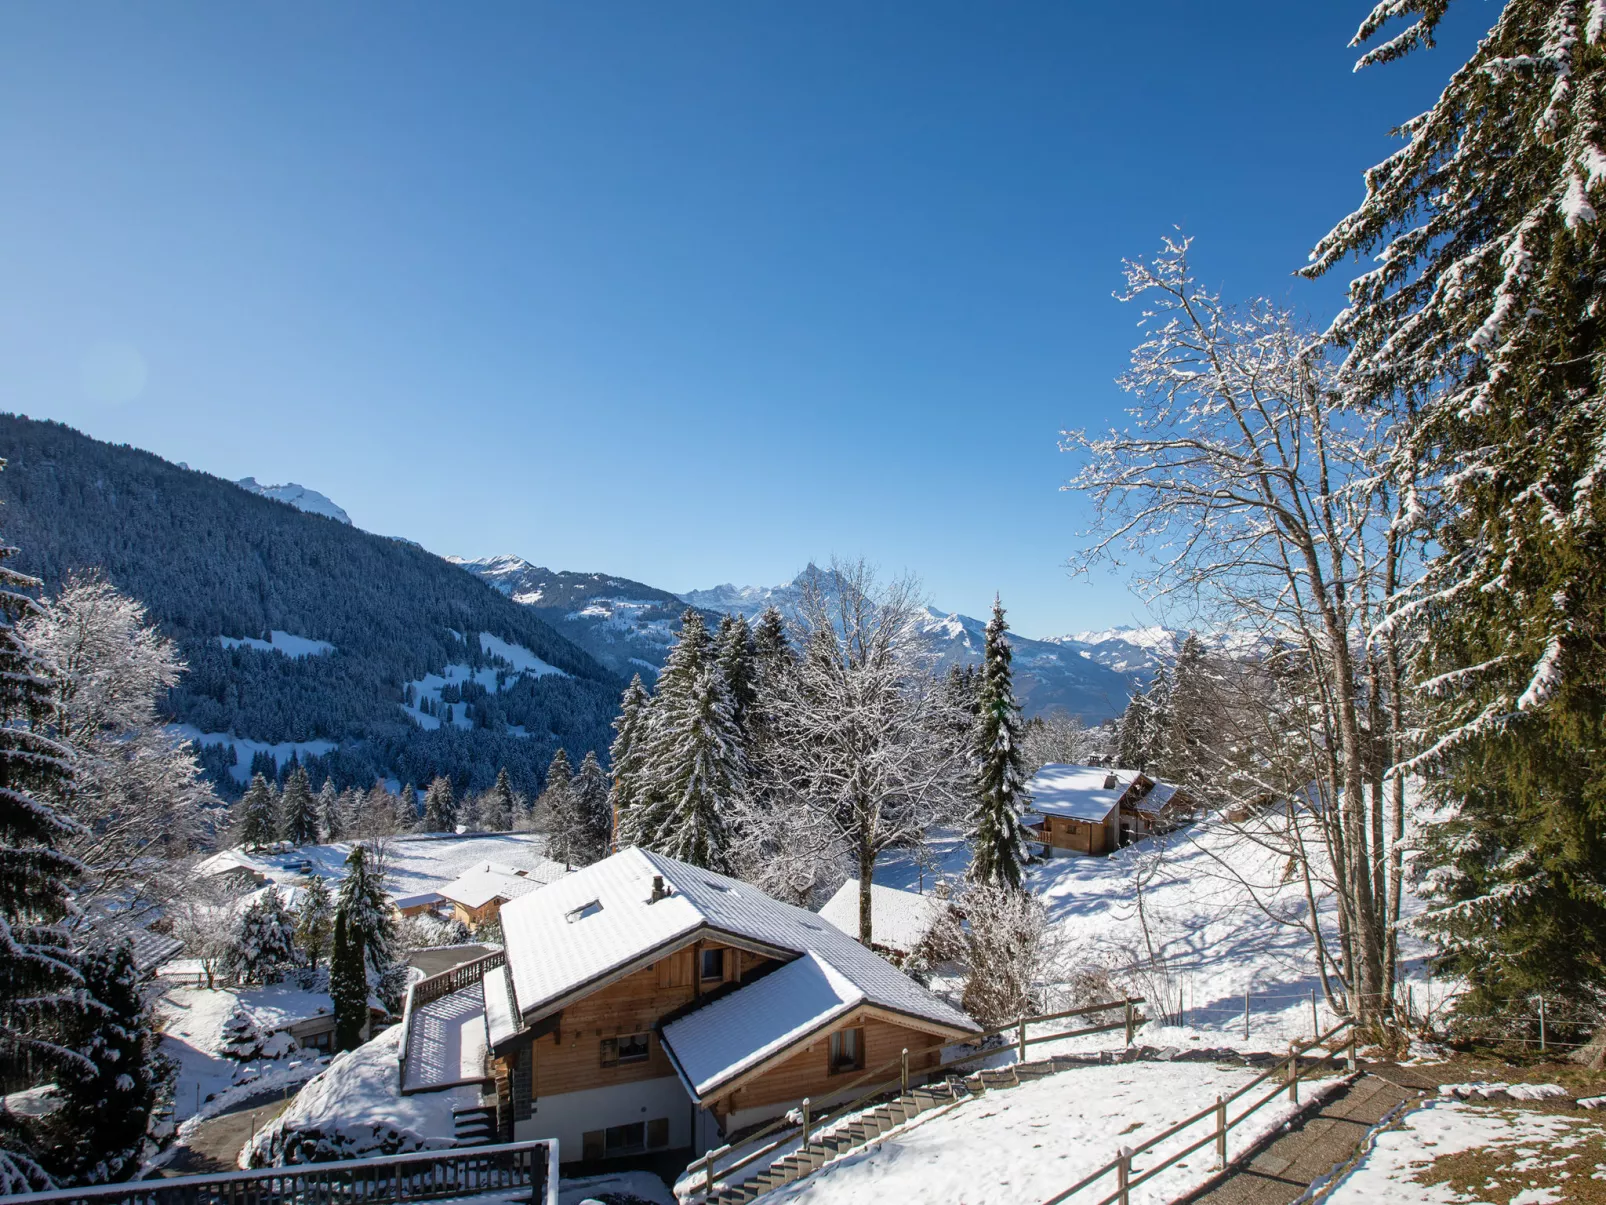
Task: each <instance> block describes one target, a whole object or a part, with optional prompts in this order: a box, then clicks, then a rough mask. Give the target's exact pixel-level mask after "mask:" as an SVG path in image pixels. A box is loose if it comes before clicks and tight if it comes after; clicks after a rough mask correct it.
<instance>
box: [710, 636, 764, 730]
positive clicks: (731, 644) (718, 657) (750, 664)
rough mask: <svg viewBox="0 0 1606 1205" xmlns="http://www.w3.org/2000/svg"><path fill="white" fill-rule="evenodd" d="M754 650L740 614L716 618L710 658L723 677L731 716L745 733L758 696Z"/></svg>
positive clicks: (751, 637) (755, 652)
mask: <svg viewBox="0 0 1606 1205" xmlns="http://www.w3.org/2000/svg"><path fill="white" fill-rule="evenodd" d="M756 658H757V649H756V648H755V644H754V640H753V631H752V629H751V628H749V627H748V626H747V620H746V618H745V617H743V616H741V615H727V616H725V617H724V618H723V619H721V620H720V621H719V636H718V637H717V638H716V640H715V641H714V659H715V661H716V662H717V663H718V665H719V672H720V674H721V675H722V676H723V677H724V679H725V689H726V690H728V691H729V692H730V697H731V719H732V720H733V721H734V722H735V724H736V727H737V729H738V730H739V731H741V732H742V734H743V735H744V736H745V735H746V733H747V716H748V712H750V711H751V710H752V708H753V705H754V703H755V702H757V699H758V672H757V669H758V667H757V665H756V664H755V662H756Z"/></svg>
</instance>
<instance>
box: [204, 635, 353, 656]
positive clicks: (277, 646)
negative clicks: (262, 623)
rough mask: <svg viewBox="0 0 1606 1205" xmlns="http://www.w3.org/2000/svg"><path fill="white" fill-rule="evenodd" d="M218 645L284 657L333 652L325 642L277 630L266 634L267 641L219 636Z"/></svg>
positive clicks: (249, 637)
mask: <svg viewBox="0 0 1606 1205" xmlns="http://www.w3.org/2000/svg"><path fill="white" fill-rule="evenodd" d="M218 643H219V644H221V645H222V646H223V647H224V648H226V649H236V648H248V649H256V650H257V651H258V652H263V653H280V654H282V655H284V656H286V657H290V658H296V657H322V656H323V655H324V654H326V653H332V652H334V651H335V646H334V645H332V644H330V643H329V642H328V641H327V640H314V639H312V638H311V637H310V636H297V635H296V634H295V633H294V632H281V631H279V630H278V629H277V628H275V629H274V630H273V631H271V632H269V633H268V639H267V640H258V639H257V638H256V637H255V636H219V637H218Z"/></svg>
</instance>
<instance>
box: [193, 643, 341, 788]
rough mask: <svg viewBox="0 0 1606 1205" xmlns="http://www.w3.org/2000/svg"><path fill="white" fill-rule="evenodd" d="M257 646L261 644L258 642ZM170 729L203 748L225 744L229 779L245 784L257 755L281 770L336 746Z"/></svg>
mask: <svg viewBox="0 0 1606 1205" xmlns="http://www.w3.org/2000/svg"><path fill="white" fill-rule="evenodd" d="M257 643H258V644H260V643H261V641H258V642H257ZM169 727H170V729H171V730H172V731H173V732H175V733H177V734H178V735H179V736H181V737H183V738H184V739H185V740H187V741H196V742H198V743H199V744H202V745H227V746H228V747H229V748H231V749H233V750H234V764H233V765H232V766H230V767H229V777H230V778H232V779H234V781H235V782H239V783H246V782H250V781H251V759H252V758H253V757H255V756H256V755H257V754H258V753H267V754H269V755H270V756H272V758H273V761H274V764H275V765H277V766H280V767H282V766H283V765H284V764H285V763H286V762H288V761H289V760H290V755H291V754H294V755H295V756H296V757H297V758H298V759H300V758H306V757H322V756H323V755H324V754H326V753H328V752H329V751H330V750H331V749H333V748H335V747H336V743H335V742H334V741H325V740H316V741H280V742H279V743H278V744H269V743H268V742H266V741H253V740H248V739H247V738H245V737H243V736H232V735H230V734H229V733H227V732H202V731H201V730H200V729H199V728H197V727H195V725H193V724H172V725H169Z"/></svg>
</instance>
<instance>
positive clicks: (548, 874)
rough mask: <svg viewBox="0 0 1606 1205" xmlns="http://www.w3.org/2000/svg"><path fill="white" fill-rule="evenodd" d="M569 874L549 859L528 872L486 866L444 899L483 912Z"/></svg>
mask: <svg viewBox="0 0 1606 1205" xmlns="http://www.w3.org/2000/svg"><path fill="white" fill-rule="evenodd" d="M567 873H568V870H567V868H566V867H565V866H564V865H563V864H562V863H561V862H551V861H548V860H547V859H545V858H542V859H540V860H539V861H538V862H537V863H536V865H535V866H533V867H529V868H528V869H526V868H523V867H513V866H505V865H502V864H501V863H498V862H484V863H481V864H480V865H478V866H475V867H472V868H471V869H469V870H466V871H464V872H463V873H462V874H460V875H458V876H457V878H455V879H453V880H452V881H451V882H450V883H448V884H446V886H444V887H442V888H440V895H441V898H443V899H447V900H451V901H452V902H453V903H455V904H462V905H463V907H465V908H483V907H484V906H485V905H486V904H488V903H490V902H491V901H492V900H496V899H500V900H515V899H518V898H519V896H521V895H528V894H529V893H530V892H532V891H534V890H536V889H537V888H539V887H545V886H546V885H547V884H548V883H553V882H556V881H557V880H558V879H561V878H562V877H563V876H564V875H565V874H567ZM398 906H399V905H398Z"/></svg>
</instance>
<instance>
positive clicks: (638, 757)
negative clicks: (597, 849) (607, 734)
mask: <svg viewBox="0 0 1606 1205" xmlns="http://www.w3.org/2000/svg"><path fill="white" fill-rule="evenodd" d="M650 703H651V698H650V697H649V696H648V694H647V688H646V687H644V686H643V685H642V684H641V675H640V674H637V675H635V677H633V678H631V679H630V685H629V686H627V687H625V693H624V697H623V698H622V699H620V701H619V714H618V715H617V716H616V717H614V721H613V731H614V738H613V744H612V746H611V747H610V748H609V750H608V764H609V766H610V767H612V770H613V786H612V789H611V792H610V795H609V805H610V808H611V811H612V813H613V815H612V823H613V833H612V845H613V847H614V848H616V849H622V848H623V847H624V846H626V845H628V844H631V843H632V840H633V838H631V837H629V836H628V835H627V834H629V833H631V832H632V831H633V829H632V824H631V821H630V819H629V817H630V815H631V812H632V809H634V808H635V806H636V805H637V804H638V803H640V802H641V801H642V787H643V783H642V778H641V775H642V767H643V765H644V764H645V762H646V756H647V736H648V727H647V726H648V724H649V722H650V720H651V712H650Z"/></svg>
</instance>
